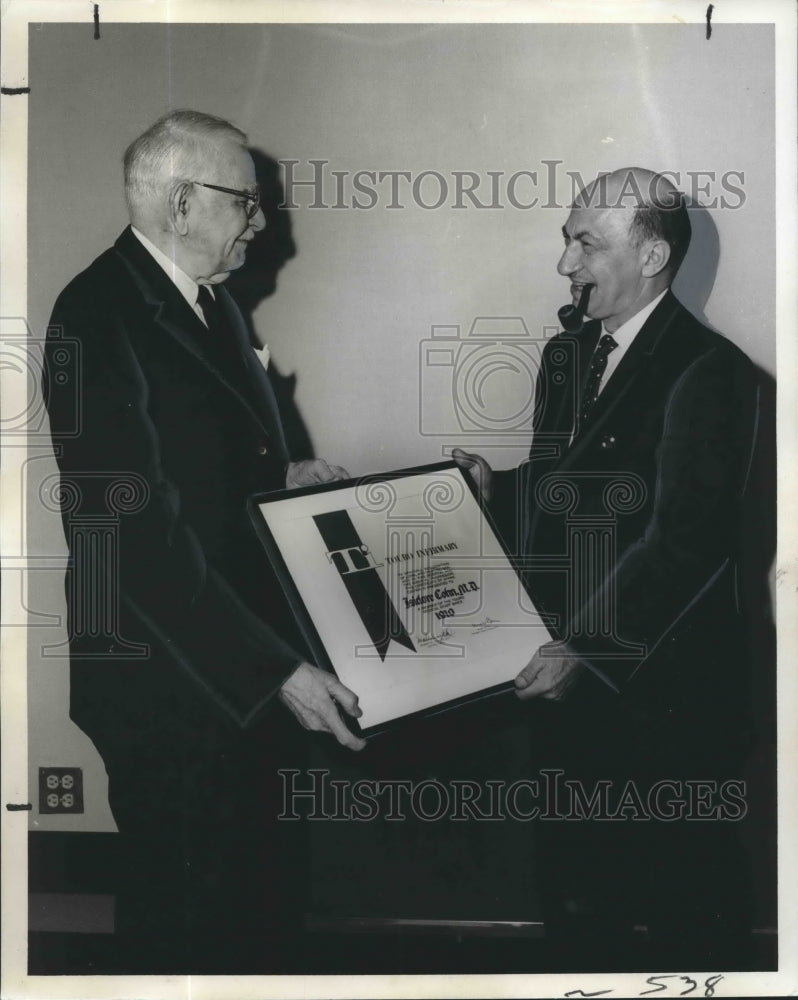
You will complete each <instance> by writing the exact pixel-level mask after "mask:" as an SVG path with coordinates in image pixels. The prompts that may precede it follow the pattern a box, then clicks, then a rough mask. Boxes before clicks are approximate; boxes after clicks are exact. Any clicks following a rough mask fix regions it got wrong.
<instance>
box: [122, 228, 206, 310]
mask: <svg viewBox="0 0 798 1000" xmlns="http://www.w3.org/2000/svg"><path fill="white" fill-rule="evenodd" d="M130 228H131V230H132V231H133V235H134V236H135V237H136V239H137V240H138V241H139V243H141V245H142V246H143V247H144V249H145V250H146V251H147V253H149V254H150V255H151V256H152V257H153V258H154V259H155V263H156V264H158V265H159V266H160V267H161V268H163V270H164V271H165V272H166V275H167V277H168V278H169V280H170V281H171V282H173V284H174V285H175V287H176V288H177V290H178V291H179V292H180V294H181V295H182V296H183V298H184V299H185V300H186V302H188V304H189V305H190V306H191V308H192V309H193V310H194V312H195V313H196V314H197V316H198V317H199V318H200V319H201V320H202V322H203V323H204V325H205V326H207V325H208V324H207V323H206V322H205V317H204V316H203V315H202V307H201V306H200V304H199V303H198V302H197V296H198V295H199V285H198V284H197V282H196V281H195V280H194V279H193V278H189V276H188V275H187V274H186V272H185V271H183V270H181V268H179V267H178V266H177V264H175V262H174V261H173V260H172V259H171V258H170V257H167V256H166V254H165V253H164V252H163V250H159V249H158V247H157V246H156V245H155V244H154V243H153V242H152V240H148V239H147V237H146V236H145V235H144V233H140V232H139V231H138V229H136V227H135V226H131V227H130ZM208 291H209V292H210V293H211V295H213V290H212V289H211V288H210V287H209V288H208ZM214 298H216V296H215V295H214Z"/></svg>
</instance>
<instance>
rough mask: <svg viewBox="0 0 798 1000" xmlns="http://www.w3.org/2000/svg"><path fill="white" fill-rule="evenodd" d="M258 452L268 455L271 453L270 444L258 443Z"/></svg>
mask: <svg viewBox="0 0 798 1000" xmlns="http://www.w3.org/2000/svg"><path fill="white" fill-rule="evenodd" d="M258 454H259V455H268V454H269V448H268V446H267V445H265V444H262V443H261V444H259V445H258Z"/></svg>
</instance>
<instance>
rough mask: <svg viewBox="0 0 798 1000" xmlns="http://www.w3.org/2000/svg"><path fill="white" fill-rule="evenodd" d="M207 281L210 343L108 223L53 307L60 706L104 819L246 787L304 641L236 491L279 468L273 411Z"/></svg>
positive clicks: (260, 373)
mask: <svg viewBox="0 0 798 1000" xmlns="http://www.w3.org/2000/svg"><path fill="white" fill-rule="evenodd" d="M216 294H217V297H218V300H219V302H220V305H221V307H222V308H223V309H224V310H225V311H226V313H227V319H228V321H229V326H230V330H231V337H232V338H233V339H232V340H231V341H230V342H229V343H226V344H224V345H221V344H219V343H214V340H213V335H212V334H211V332H210V331H208V330H207V329H206V328H205V326H204V325H203V324H202V323H201V322H200V320H199V319H198V318H197V316H196V314H195V313H194V311H193V310H192V309H191V308H190V307H189V305H188V304H187V303H186V301H185V299H184V298H183V297H182V295H181V294H180V293H179V291H178V290H177V288H176V287H175V286H174V284H173V283H172V282H171V281H170V280H169V278H168V277H167V276H166V274H165V273H164V272H163V270H162V269H161V268H160V267H159V265H158V264H157V263H156V262H155V260H154V259H153V258H152V257H151V255H150V254H149V253H148V252H147V251H146V250H145V249H144V247H143V246H142V245H141V243H140V242H139V241H138V240H137V239H136V237H135V236H134V235H133V233H132V232H131V231H130V229H126V230H125V231H124V232H123V233H122V235H121V236H120V238H119V239H118V240H117V241H116V243H115V245H114V246H113V247H112V248H111V249H109V250H107V251H106V252H105V253H103V254H102V255H101V256H100V257H99V258H98V259H97V260H95V261H94V263H92V264H91V265H90V266H89V267H88V268H87V269H86V270H85V271H84V272H82V273H81V274H79V275H78V276H77V277H76V278H75V279H74V280H73V281H72V282H70V284H69V285H68V286H67V287H66V289H65V290H64V291H63V292H62V293H61V295H60V296H59V297H58V300H57V302H56V304H55V307H54V310H53V316H52V320H51V329H50V332H49V340H48V347H47V365H46V368H47V376H46V380H45V387H46V400H47V405H48V409H49V413H50V421H51V429H52V435H53V444H54V448H55V452H56V457H57V460H58V464H59V467H60V471H61V478H62V482H61V494H62V500H63V501H64V506H63V520H64V528H65V533H66V537H67V541H68V544H69V547H70V570H69V572H68V579H67V597H68V606H69V620H70V640H71V667H72V672H71V714H72V718H73V719H74V720H75V722H76V723H77V724H78V725H79V726H80V727H81V728H83V729H84V730H85V732H87V733H88V735H89V736H90V737H91V738H92V739H93V740H94V742H95V744H96V745H97V747H98V749H99V750H100V752H101V754H102V756H103V758H104V760H105V763H106V767H107V768H108V771H109V776H110V778H111V783H110V788H109V795H110V798H111V806H112V809H113V810H114V813H115V816H116V818H117V821H118V823H119V824H120V829H124V828H127V829H130V828H138V827H139V826H142V825H144V826H146V825H147V824H148V823H149V824H157V823H158V822H161V823H162V822H163V817H164V815H165V814H166V813H167V812H168V813H170V814H171V815H173V816H174V817H175V821H176V822H180V823H189V822H190V816H191V815H193V814H194V813H195V812H196V810H198V809H199V810H204V809H205V807H206V806H208V804H209V803H211V802H213V803H214V808H218V807H219V804H220V802H221V801H223V800H224V798H225V796H226V797H227V798H228V799H229V798H230V797H231V796H232V797H233V798H234V797H235V794H237V793H236V791H235V790H236V789H238V791H239V792H240V793H241V795H245V794H246V789H245V788H244V785H245V784H246V780H247V775H249V776H250V777H251V775H252V767H253V766H255V765H252V764H251V757H252V754H253V748H254V746H255V744H256V743H257V744H258V746H259V747H260V749H259V750H258V756H259V761H258V766H260V767H261V768H262V767H263V759H262V751H263V745H264V740H265V743H266V744H269V743H270V741H271V743H272V744H274V745H277V744H279V742H280V739H283V738H284V735H285V734H284V731H283V729H282V727H283V724H284V721H283V716H287V713H286V712H285V710H284V709H282V708H280V709H279V710H276V711H275V710H272V709H271V705H272V700H273V696H274V694H275V693H276V692H277V691H278V690H279V688H280V686H281V685H282V683H283V682H284V680H285V679H286V677H287V676H288V675H289V674H290V673H291V672H292V671H293V669H295V667H296V666H297V664H298V663H299V662H300V661H301V660H302V659H305V658H307V654H306V653H305V652H304V649H303V646H302V640H301V637H300V636H299V635H298V634H297V632H296V628H295V624H294V619H293V616H292V614H291V612H290V610H289V608H288V606H287V604H286V602H285V600H284V598H283V595H282V590H281V588H280V586H279V583H278V581H277V580H276V578H275V576H274V574H273V572H272V570H271V569H270V566H269V563H268V560H267V559H266V557H265V554H264V553H263V551H262V547H261V545H260V543H259V541H258V539H257V537H256V535H255V532H254V529H253V527H252V525H251V523H250V521H249V519H248V515H247V511H246V508H245V502H246V498H247V497H248V496H249V495H250V494H252V493H254V492H256V491H263V490H269V489H279V488H283V487H284V485H285V472H286V468H287V463H288V456H287V453H286V446H285V442H284V439H283V434H282V429H281V425H280V418H279V415H278V413H277V409H276V405H275V401H274V397H273V394H272V390H271V386H270V384H269V381H268V378H267V376H266V374H265V371H264V369H263V367H262V365H261V364H260V362H259V360H258V359H257V358H256V356H255V354H254V352H253V349H252V347H251V345H250V343H249V342H248V337H247V334H246V332H245V327H244V324H243V320H242V318H241V316H240V313H239V312H238V310H237V307H236V306H235V304H234V303H233V301H232V299H231V298H230V296H229V294H228V293H227V292H226V291H225V289H224V288H223V287H221V286H217V288H216ZM290 723H291V725H292V726H294V728H296V729H297V730H298V729H299V727H298V726H296V724H295V723H294V722H293V719H291V720H290ZM248 761H249V762H250V763H246V762H248ZM245 765H246V766H245ZM242 768H244V770H242ZM236 775H238V777H236ZM250 791H251V790H250ZM219 796H221V799H220V798H219ZM143 800H146V805H143Z"/></svg>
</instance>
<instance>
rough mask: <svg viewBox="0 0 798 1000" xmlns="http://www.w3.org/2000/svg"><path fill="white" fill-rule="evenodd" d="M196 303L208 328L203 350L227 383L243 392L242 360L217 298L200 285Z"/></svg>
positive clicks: (204, 286)
mask: <svg viewBox="0 0 798 1000" xmlns="http://www.w3.org/2000/svg"><path fill="white" fill-rule="evenodd" d="M197 303H198V304H199V305H200V306H201V307H202V315H203V316H204V317H205V323H206V325H207V327H208V336H207V337H206V338H205V341H204V346H205V350H206V352H207V354H208V356H209V358H210V359H211V361H213V363H214V364H215V365H216V366H217V368H219V369H220V370H221V372H222V373H223V374H224V376H225V377H226V378H227V379H228V381H230V382H232V384H233V385H234V386H236V387H237V388H238V389H239V391H243V384H242V379H243V376H244V358H243V357H242V355H241V352H240V350H239V348H238V345H237V344H236V337H235V331H234V330H233V328H232V326H231V325H230V323H229V321H228V319H227V317H226V316H225V313H224V310H223V309H222V307H221V305H220V303H219V300H218V298H214V296H213V295H211V293H210V291H209V289H208V286H207V285H200V286H199V291H198V292H197Z"/></svg>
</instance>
